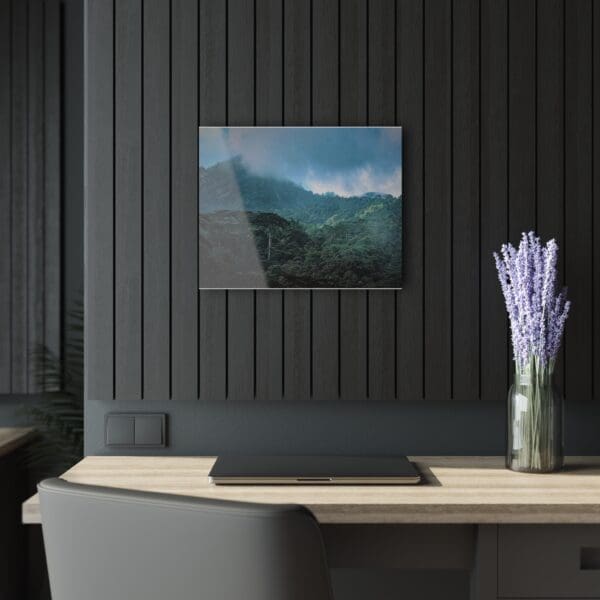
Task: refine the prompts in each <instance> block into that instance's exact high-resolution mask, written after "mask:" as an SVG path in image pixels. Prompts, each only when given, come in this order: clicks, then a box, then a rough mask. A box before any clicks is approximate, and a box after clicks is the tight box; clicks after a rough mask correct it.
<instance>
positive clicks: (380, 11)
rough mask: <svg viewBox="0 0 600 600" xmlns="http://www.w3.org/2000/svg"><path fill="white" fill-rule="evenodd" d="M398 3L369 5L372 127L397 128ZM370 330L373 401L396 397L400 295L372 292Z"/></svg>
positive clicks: (369, 347)
mask: <svg viewBox="0 0 600 600" xmlns="http://www.w3.org/2000/svg"><path fill="white" fill-rule="evenodd" d="M394 4H395V2H394V0H381V1H380V2H369V3H368V4H367V5H368V9H369V14H368V15H367V20H368V28H369V30H368V40H369V48H368V57H369V63H368V65H367V71H368V78H369V81H368V91H369V95H368V114H369V118H368V125H371V126H377V125H380V126H386V125H394V121H395V116H396V90H395V86H394V81H395V76H396V73H395V53H396V48H395V45H394V42H395V39H396V22H395V20H394V19H393V18H390V17H393V15H394V14H395V6H394ZM368 295H369V314H368V319H369V324H368V331H369V337H368V340H367V343H368V366H367V368H368V372H369V375H368V377H369V390H368V392H369V398H370V399H371V400H373V401H383V400H393V399H394V398H395V396H396V370H395V368H396V327H395V324H396V293H395V292H394V291H392V290H370V291H369V292H368Z"/></svg>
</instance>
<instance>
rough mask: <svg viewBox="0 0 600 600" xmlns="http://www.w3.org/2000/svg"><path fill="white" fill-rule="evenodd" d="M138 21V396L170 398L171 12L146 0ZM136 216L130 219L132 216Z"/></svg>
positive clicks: (164, 5) (159, 1)
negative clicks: (140, 64) (140, 102)
mask: <svg viewBox="0 0 600 600" xmlns="http://www.w3.org/2000/svg"><path fill="white" fill-rule="evenodd" d="M142 12H143V23H142V35H143V38H142V47H143V50H144V53H143V57H142V58H143V68H142V78H143V79H142V94H143V114H142V119H143V124H142V140H143V141H142V165H141V168H142V173H143V177H142V184H143V189H142V211H141V215H140V218H141V223H142V231H141V235H142V240H141V247H142V253H143V257H142V262H143V265H142V276H143V289H142V298H141V308H142V331H141V336H142V338H141V339H142V356H143V364H142V369H143V380H142V381H141V384H142V386H143V387H142V397H143V398H145V399H149V400H160V399H164V398H168V397H169V373H170V369H169V365H170V344H169V343H166V342H168V340H169V315H170V288H169V278H170V272H171V271H170V269H171V265H170V252H171V245H170V231H169V217H170V211H171V203H170V199H171V195H170V192H171V190H170V176H171V169H170V145H169V136H170V130H169V122H170V112H169V102H170V98H169V80H170V76H171V73H170V52H171V48H170V30H169V22H170V14H169V4H168V3H167V2H164V1H163V0H149V1H148V0H146V2H144V4H143V11H142ZM134 218H135V215H134Z"/></svg>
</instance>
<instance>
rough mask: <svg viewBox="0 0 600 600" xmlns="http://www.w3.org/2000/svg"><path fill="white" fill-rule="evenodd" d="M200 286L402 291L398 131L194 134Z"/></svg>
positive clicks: (209, 130)
mask: <svg viewBox="0 0 600 600" xmlns="http://www.w3.org/2000/svg"><path fill="white" fill-rule="evenodd" d="M198 189H199V269H200V272H199V282H200V289H264V288H324V289H327V288H334V289H340V288H363V289H364V288H367V289H368V288H400V287H401V285H402V128H400V127H200V128H199V185H198Z"/></svg>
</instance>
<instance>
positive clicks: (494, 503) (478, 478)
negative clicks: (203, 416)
mask: <svg viewBox="0 0 600 600" xmlns="http://www.w3.org/2000/svg"><path fill="white" fill-rule="evenodd" d="M411 460H413V461H414V462H416V463H417V466H418V467H419V469H420V470H421V472H422V473H423V474H424V475H425V479H426V482H425V483H424V484H422V485H418V486H214V485H210V484H209V483H208V472H209V470H210V467H211V466H212V464H213V462H214V458H212V457H150V456H136V457H120V456H90V457H88V458H85V459H84V460H82V461H81V462H80V463H78V464H77V465H76V466H74V467H73V468H72V469H70V470H69V471H67V472H66V473H65V474H64V478H65V479H67V480H68V481H72V482H76V483H86V484H95V485H104V486H109V487H119V488H128V489H134V490H143V491H152V492H163V493H168V494H179V495H184V496H195V497H201V498H221V499H225V500H243V501H248V502H267V503H297V504H303V505H305V506H307V507H308V508H309V509H310V510H311V511H312V512H313V513H314V515H315V516H316V518H317V519H318V520H319V522H321V523H327V524H329V523H339V524H365V523H387V524H393V523H398V524H400V523H403V524H425V523H430V524H484V523H493V524H499V523H538V524H553V523H562V524H573V523H597V524H600V458H598V457H585V458H584V457H581V458H571V459H569V460H568V461H567V469H566V470H565V471H564V472H562V473H556V474H551V475H528V474H522V473H513V472H512V471H507V470H506V469H505V468H504V466H503V463H504V460H503V459H502V458H500V457H411ZM23 522H24V523H39V522H40V512H39V502H38V499H37V497H36V496H34V497H33V498H31V499H29V500H28V501H27V502H25V503H24V505H23Z"/></svg>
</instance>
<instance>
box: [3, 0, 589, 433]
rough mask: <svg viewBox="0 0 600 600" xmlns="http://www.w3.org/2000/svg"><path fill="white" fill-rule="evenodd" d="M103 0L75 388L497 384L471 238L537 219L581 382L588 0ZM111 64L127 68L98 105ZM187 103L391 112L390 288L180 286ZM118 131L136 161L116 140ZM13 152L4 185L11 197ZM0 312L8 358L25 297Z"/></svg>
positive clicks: (184, 275) (266, 121) (568, 357)
mask: <svg viewBox="0 0 600 600" xmlns="http://www.w3.org/2000/svg"><path fill="white" fill-rule="evenodd" d="M31 1H32V2H33V1H34V0H31ZM54 1H56V0H54ZM116 2H117V6H116V8H117V15H118V14H119V11H120V10H121V9H125V8H126V7H129V6H134V7H137V8H136V10H137V11H138V12H137V13H136V14H135V17H134V16H133V15H131V25H130V28H133V32H134V34H135V35H134V36H128V37H127V40H126V43H127V44H129V45H130V46H123V49H128V50H127V52H130V54H127V52H125V55H124V59H126V60H123V61H118V62H119V67H118V69H117V70H116V71H115V70H114V57H113V54H112V52H113V34H114V32H115V31H117V34H118V35H120V34H119V31H120V30H119V22H117V23H116V24H115V23H113V22H112V14H113V13H112V3H110V2H109V3H105V2H99V1H98V0H88V1H87V8H86V14H87V20H86V23H87V29H88V31H87V37H86V44H87V58H86V60H87V61H88V69H87V72H88V77H87V78H86V98H87V100H86V133H87V142H86V144H87V146H86V152H87V154H86V155H87V157H88V159H87V164H86V183H87V188H88V191H87V204H88V212H87V214H88V217H87V220H86V227H87V234H88V235H87V240H88V241H87V282H88V283H87V288H86V289H87V292H88V299H87V306H86V308H87V313H88V316H87V325H88V335H87V342H88V356H87V359H86V360H87V367H88V373H87V390H88V400H94V401H104V400H106V401H108V400H111V399H112V398H113V395H114V392H115V390H113V384H114V382H115V381H116V382H117V390H116V398H117V400H119V402H120V403H121V404H120V405H119V406H125V405H128V406H129V405H130V403H131V402H134V401H135V399H137V398H140V397H144V398H145V399H148V400H151V401H152V403H153V405H156V404H158V405H161V403H163V404H162V406H164V409H165V410H168V411H169V412H170V414H171V415H172V416H176V414H177V411H178V410H183V409H180V408H178V406H179V405H178V404H177V403H178V402H179V401H181V400H194V399H197V398H198V396H199V397H200V398H201V399H202V400H206V401H224V400H226V399H227V400H229V401H230V402H231V403H232V404H231V405H232V406H233V405H234V404H235V403H236V402H237V401H244V402H246V401H248V400H251V399H254V400H255V403H254V405H255V406H256V407H258V406H259V405H260V403H261V402H265V401H281V400H284V401H285V402H288V403H289V402H301V401H307V400H318V401H319V402H320V403H324V402H328V401H336V400H338V401H340V402H343V403H345V405H346V406H348V407H349V406H350V401H356V400H358V401H365V400H367V399H368V400H369V401H370V402H372V403H375V402H378V401H381V400H394V399H396V400H397V401H398V402H399V403H400V402H404V401H406V402H408V403H411V402H418V401H421V400H427V401H428V402H431V403H436V406H438V407H439V403H442V402H445V401H447V400H448V399H454V400H455V401H456V402H458V403H462V402H467V401H475V400H478V399H482V400H485V401H493V402H500V403H502V402H503V401H504V398H505V394H506V390H507V387H508V383H509V376H511V371H512V363H511V361H510V355H511V349H510V347H509V343H508V329H507V323H506V318H505V313H504V307H503V301H502V297H501V294H500V292H499V289H498V282H497V277H496V273H495V269H494V265H493V260H492V258H491V254H492V251H494V250H497V249H498V248H499V247H500V244H501V243H502V242H504V241H506V239H507V238H509V237H510V238H511V239H512V240H513V241H515V239H516V238H517V237H518V235H519V233H520V231H522V230H523V229H528V228H531V227H535V226H537V228H538V230H539V232H540V233H541V234H542V235H543V236H544V237H550V236H554V237H556V238H557V239H558V241H559V243H561V248H562V250H563V252H562V257H563V258H564V261H563V262H564V264H561V267H565V268H564V269H563V273H564V274H565V278H566V282H567V283H568V284H569V285H570V286H571V290H572V296H573V300H574V308H573V315H572V318H571V320H570V322H569V324H568V327H567V329H568V340H567V344H566V345H567V351H566V353H565V360H564V361H562V363H561V364H559V367H558V371H559V375H558V378H557V379H558V381H559V383H561V382H562V381H563V378H562V373H563V371H565V369H566V374H567V380H566V389H567V395H568V396H569V399H571V398H573V397H575V398H578V399H582V400H589V399H590V398H591V397H592V396H593V395H594V394H595V391H596V389H598V387H599V386H600V383H597V381H598V380H597V377H596V376H595V375H592V373H593V367H594V365H595V364H596V362H598V360H599V359H598V358H597V356H599V355H600V352H594V348H595V347H596V346H597V345H598V343H599V342H598V336H599V335H600V326H599V325H598V324H597V322H598V321H599V320H598V319H593V314H594V309H595V308H596V305H597V303H598V301H597V298H598V297H600V292H598V291H597V290H598V289H600V283H598V282H599V281H600V278H599V277H598V276H597V275H596V273H595V270H594V269H593V265H594V264H596V263H597V262H598V261H600V258H598V257H597V256H596V255H594V252H595V253H596V254H597V255H598V256H600V250H598V248H600V244H599V243H598V241H597V240H598V239H600V238H599V235H598V234H597V233H596V232H597V231H598V228H599V227H600V225H599V224H598V217H597V213H600V211H594V210H593V200H592V198H593V196H592V193H593V192H594V191H595V190H596V188H597V187H600V186H599V184H598V181H597V176H596V171H598V169H595V168H594V166H595V163H596V162H597V159H596V157H595V154H594V153H593V147H594V146H595V145H596V144H594V140H595V137H593V136H597V135H598V133H597V130H598V125H597V123H598V121H599V120H598V119H595V118H594V112H595V107H594V106H593V105H592V103H596V104H597V97H598V96H599V94H594V93H593V90H594V89H595V87H594V88H593V87H592V86H596V87H597V86H598V85H599V84H598V82H597V79H598V78H597V77H596V73H595V72H596V71H597V65H598V64H600V59H599V60H595V58H594V59H593V57H595V53H596V52H598V43H597V41H596V38H597V37H598V36H595V35H593V34H592V27H593V24H594V23H595V22H597V21H598V19H599V18H600V17H598V14H597V13H599V12H600V10H596V9H595V7H593V4H592V2H591V0H574V2H564V0H548V2H534V0H526V1H525V2H517V1H516V0H482V2H477V1H476V0H454V2H446V1H443V0H422V1H421V0H417V1H413V0H344V1H343V2H338V1H337V0H298V1H293V2H292V1H290V0H256V1H255V0H227V1H223V2H212V1H210V0H198V1H196V0H173V1H172V3H171V11H170V14H169V11H168V9H167V7H166V3H159V2H157V1H156V0H153V1H151V2H145V3H143V8H142V4H140V3H139V0H116ZM138 17H139V18H138ZM18 18H19V15H18V10H16V11H14V13H13V15H12V19H13V21H16V20H17V21H18ZM599 35H600V34H599ZM598 39H600V38H598ZM136 40H138V41H136ZM19 41H20V40H16V38H15V35H14V33H13V39H12V41H11V44H12V43H16V44H17V45H16V46H14V48H13V58H14V56H18V55H19V45H18V43H17V42H19ZM115 41H118V39H117V40H115ZM169 44H170V46H169ZM21 45H22V43H21ZM23 48H25V49H26V46H23ZM116 48H117V50H118V51H119V52H120V51H121V48H122V47H121V46H120V45H119V43H117V44H116ZM565 51H566V54H565ZM131 53H132V54H131ZM21 54H22V55H23V56H26V53H25V52H23V51H21ZM127 56H129V59H127ZM128 60H129V62H128ZM134 64H137V65H140V64H141V67H140V69H141V70H140V69H137V72H136V69H134V66H133V65H134ZM128 71H132V73H131V77H130V78H127V79H126V78H125V75H126V74H127V72H128ZM92 73H93V76H92V75H91V74H92ZM113 77H114V78H116V81H117V83H118V87H119V89H120V88H121V87H122V88H123V90H125V89H126V88H127V89H130V88H131V93H127V94H125V93H120V92H119V91H118V90H114V91H115V92H116V95H115V96H114V98H115V99H116V104H115V103H114V102H113V88H112V82H113ZM15 83H16V84H17V85H19V79H18V77H17V78H16V80H15ZM26 83H27V79H26V80H24V82H21V87H23V88H24V89H25V91H26ZM5 101H6V99H5ZM134 107H139V110H138V114H137V115H134V111H133V108H134ZM126 114H131V115H132V117H134V116H135V117H136V118H132V119H130V120H128V121H127V122H125V121H124V119H123V118H122V116H124V115H126ZM119 115H121V116H119ZM115 117H116V118H117V122H116V123H114V124H115V125H117V127H116V134H117V137H115V138H113V122H114V120H115ZM142 119H143V120H142ZM121 121H123V127H121V126H120V125H119V123H120V122H121ZM23 124H24V117H23V116H21V117H20V116H19V115H18V114H16V115H15V114H13V115H12V126H13V128H14V127H17V128H19V127H20V128H21V130H24V125H23ZM198 124H202V125H218V126H221V125H226V124H229V125H245V126H252V125H281V124H285V125H314V126H319V125H338V124H339V125H359V126H362V125H369V124H370V125H380V124H389V125H392V124H398V125H402V127H403V136H404V152H403V161H404V165H403V166H404V173H403V195H404V248H403V250H404V256H405V258H404V281H403V289H402V290H401V291H397V292H394V291H391V292H382V291H377V290H372V291H369V292H366V291H363V290H357V291H352V290H342V291H340V292H338V291H319V290H306V291H291V290H286V291H257V292H253V291H239V290H229V291H225V290H222V291H202V292H198V291H197V280H198V273H197V269H198V261H197V200H198V198H197V192H198V190H197V166H198V163H197V159H198V156H197V126H198ZM592 128H593V129H592ZM119 135H121V137H120V138H119ZM91 140H93V142H92V141H91ZM165 140H167V141H165ZM131 149H134V152H133V156H134V158H136V157H137V158H136V160H138V161H139V166H137V165H135V164H134V168H131V164H130V163H127V161H121V160H120V159H117V155H116V154H115V150H117V154H118V155H119V156H121V155H122V154H123V152H124V151H125V150H126V151H127V152H130V150H131ZM22 150H23V149H22V148H21V146H19V144H17V143H15V142H14V140H13V143H12V145H11V147H10V151H11V154H14V153H15V152H16V153H17V154H18V153H19V152H21V151H22ZM115 159H116V165H117V172H116V174H115V175H116V178H115V177H114V176H113V170H112V169H113V163H114V162H115ZM19 169H20V167H19V166H18V165H17V166H15V165H13V167H12V169H11V173H12V174H14V175H15V177H12V178H11V180H10V182H9V184H10V189H11V190H13V192H14V193H16V194H17V195H19V194H21V195H23V194H24V195H25V197H30V196H29V195H28V194H29V192H28V189H27V187H28V186H29V185H30V183H31V181H32V180H31V176H30V174H29V173H28V172H21V171H20V170H19ZM119 173H120V174H119ZM126 174H132V177H130V178H126V177H125V175H126ZM119 182H120V183H119ZM113 185H115V186H116V189H117V196H116V197H113ZM124 186H126V187H127V189H128V190H129V189H131V190H132V192H131V193H130V194H129V193H128V195H127V200H126V201H125V196H124V195H123V194H121V195H119V190H121V189H122V188H123V189H125V187H124ZM120 198H122V199H123V204H122V205H121V204H119V202H120V200H119V199H120ZM113 202H115V203H116V207H117V209H118V210H119V211H121V212H119V213H118V214H117V216H118V217H119V218H118V219H117V220H116V221H114V220H113V212H112V211H113ZM11 218H12V219H13V221H14V223H15V225H18V224H19V222H20V221H19V219H22V218H28V217H27V216H26V215H19V213H18V210H17V212H16V213H15V212H14V211H13V215H12V217H11ZM15 231H16V232H17V233H16V237H15V235H14V236H13V240H12V241H11V248H12V249H13V260H14V252H17V254H18V253H19V252H21V254H22V255H23V256H24V253H23V251H22V250H20V249H19V243H21V244H22V240H21V242H20V241H19V240H20V239H21V238H19V232H20V231H21V230H19V227H18V226H17V227H16V229H15ZM113 231H116V232H117V238H118V239H117V240H114V239H113V237H112V236H113ZM125 232H131V235H130V236H129V237H127V239H125V236H124V233H125ZM22 233H23V232H22V231H21V234H22ZM119 240H121V241H119ZM123 244H124V245H123ZM115 251H116V252H117V254H116V255H114V254H113V253H114V252H115ZM139 252H141V255H140V254H139ZM113 256H114V258H115V262H113ZM121 257H122V258H121ZM115 264H116V266H117V270H116V271H113V267H114V266H115ZM4 268H5V269H6V268H7V265H4ZM131 276H133V277H131ZM592 281H593V282H594V286H595V288H594V289H596V292H594V293H593V291H592V284H591V282H592ZM115 282H116V283H117V287H116V288H113V284H114V283H115ZM17 284H18V282H17ZM18 289H19V287H18V285H17V287H16V288H15V287H14V286H11V295H12V297H14V298H16V297H21V296H22V294H21V295H19V294H18V293H17V291H16V290H18ZM130 294H133V296H130ZM140 296H141V301H139V302H136V301H133V302H131V301H130V299H131V298H132V297H138V298H139V297H140ZM123 299H124V300H125V303H124V304H123V302H122V300H123ZM115 304H116V306H117V312H116V314H114V315H113V307H114V306H115ZM127 306H129V307H130V308H131V309H132V310H133V312H132V314H131V319H129V318H128V319H126V318H125V316H126V315H127V313H126V312H124V311H125V310H127ZM11 310H12V311H13V314H14V316H15V319H14V320H13V323H14V327H15V329H14V331H13V338H16V342H17V343H16V345H14V344H11V347H10V354H11V356H12V357H13V359H14V358H15V357H17V360H21V362H23V361H25V360H26V354H25V353H24V352H23V348H22V346H19V336H20V335H21V337H22V334H23V333H25V334H26V331H25V330H24V328H23V324H26V323H27V322H29V321H30V315H28V314H24V311H22V310H21V308H20V306H15V305H14V303H13V305H12V309H11ZM19 311H21V312H19ZM120 311H121V312H120ZM44 318H46V317H44ZM19 324H20V325H21V327H20V326H19ZM114 334H115V335H114ZM113 335H114V337H113ZM115 347H116V349H117V358H115V356H113V350H114V348H115ZM125 347H127V348H129V349H130V353H128V358H126V359H125V361H121V360H120V359H119V358H118V356H119V355H123V353H124V348H125ZM19 348H20V351H19V350H18V349H19ZM19 352H20V359H19ZM129 354H130V357H129ZM115 361H116V362H115ZM13 362H14V360H13ZM117 363H118V369H117V372H116V373H115V378H113V369H114V365H115V364H117ZM121 363H123V364H121ZM13 367H14V364H13ZM121 371H122V374H123V379H121V375H120V374H119V373H120V372H121ZM595 377H596V382H594V378H595ZM113 379H114V381H113ZM593 383H596V384H595V385H593ZM130 384H131V385H132V387H129V386H130ZM123 386H124V387H123ZM168 398H171V399H172V400H173V403H172V404H168V403H167V402H166V401H167V399H168ZM431 405H432V406H433V404H431ZM102 406H105V407H106V408H107V409H108V408H109V407H110V405H109V404H108V403H107V404H102ZM198 406H200V405H198ZM236 406H237V405H236ZM186 410H187V409H186ZM197 410H205V409H200V408H198V409H197ZM224 410H225V409H224ZM236 410H237V409H236ZM256 410H258V408H257V409H256ZM282 410H283V409H282ZM307 410H310V409H308V408H307ZM319 410H322V409H319ZM348 410H349V411H351V409H350V408H348ZM398 410H400V409H398ZM186 414H187V413H186ZM93 427H94V426H92V425H90V424H88V428H93ZM97 427H100V424H99V423H98V424H97ZM181 435H184V434H181ZM96 439H98V438H96ZM175 443H177V441H175Z"/></svg>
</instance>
